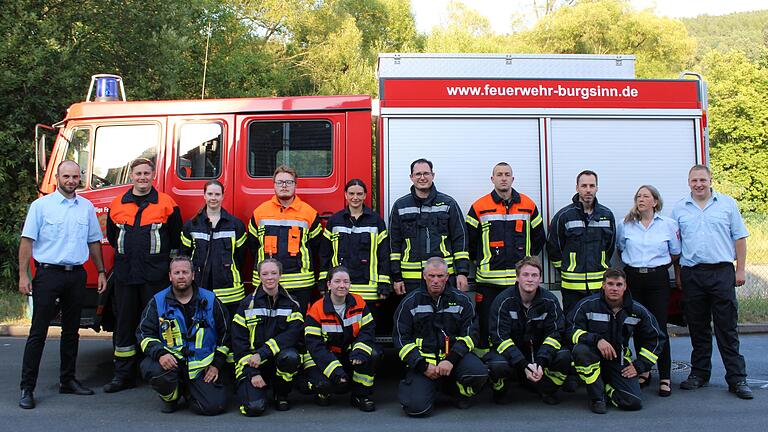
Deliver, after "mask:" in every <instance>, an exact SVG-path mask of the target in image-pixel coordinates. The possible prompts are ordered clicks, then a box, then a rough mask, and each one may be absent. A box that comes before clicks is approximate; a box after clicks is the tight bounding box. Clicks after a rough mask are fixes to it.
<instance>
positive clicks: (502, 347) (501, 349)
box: [496, 339, 515, 354]
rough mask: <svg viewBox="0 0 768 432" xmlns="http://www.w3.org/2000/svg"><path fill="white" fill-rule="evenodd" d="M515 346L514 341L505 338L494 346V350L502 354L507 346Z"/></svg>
mask: <svg viewBox="0 0 768 432" xmlns="http://www.w3.org/2000/svg"><path fill="white" fill-rule="evenodd" d="M513 346H515V342H513V341H512V339H507V340H504V341H502V342H501V343H500V344H499V346H498V347H497V348H496V351H497V352H498V353H499V354H504V351H506V350H507V349H508V348H509V347H513Z"/></svg>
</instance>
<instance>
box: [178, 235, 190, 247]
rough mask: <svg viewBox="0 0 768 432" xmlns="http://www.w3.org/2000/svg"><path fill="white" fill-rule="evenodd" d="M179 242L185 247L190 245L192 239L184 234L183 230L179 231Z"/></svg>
mask: <svg viewBox="0 0 768 432" xmlns="http://www.w3.org/2000/svg"><path fill="white" fill-rule="evenodd" d="M181 244H183V245H184V246H186V247H192V239H190V238H188V237H187V236H185V235H184V233H183V232H182V233H181Z"/></svg>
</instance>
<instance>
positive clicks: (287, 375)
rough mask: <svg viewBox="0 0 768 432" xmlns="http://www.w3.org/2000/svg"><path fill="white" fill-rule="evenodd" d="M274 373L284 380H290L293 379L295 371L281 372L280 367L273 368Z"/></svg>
mask: <svg viewBox="0 0 768 432" xmlns="http://www.w3.org/2000/svg"><path fill="white" fill-rule="evenodd" d="M275 375H277V376H279V377H280V378H282V379H283V381H285V382H291V381H293V376H294V375H296V372H293V373H291V372H283V371H281V370H280V369H275Z"/></svg>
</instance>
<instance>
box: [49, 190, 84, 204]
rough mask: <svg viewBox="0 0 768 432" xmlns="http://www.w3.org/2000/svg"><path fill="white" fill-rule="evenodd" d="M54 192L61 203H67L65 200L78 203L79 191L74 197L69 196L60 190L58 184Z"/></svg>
mask: <svg viewBox="0 0 768 432" xmlns="http://www.w3.org/2000/svg"><path fill="white" fill-rule="evenodd" d="M53 193H54V195H56V196H57V202H58V203H59V204H61V203H65V202H66V203H72V204H77V203H78V199H77V192H75V196H74V197H72V198H67V197H65V196H64V194H62V193H61V191H60V190H59V187H58V186H57V187H56V191H55V192H53Z"/></svg>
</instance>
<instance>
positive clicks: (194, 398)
mask: <svg viewBox="0 0 768 432" xmlns="http://www.w3.org/2000/svg"><path fill="white" fill-rule="evenodd" d="M177 360H178V359H177ZM141 374H142V376H143V377H144V379H145V380H146V381H147V382H149V384H150V385H151V386H152V389H153V390H155V391H156V392H157V393H158V394H159V395H160V399H162V400H163V401H165V402H173V401H177V400H179V397H180V396H184V398H185V399H187V402H188V403H189V409H191V410H192V411H194V412H196V413H198V414H202V415H216V414H220V413H222V412H224V409H226V407H227V389H226V387H224V385H223V384H221V383H220V382H219V381H214V382H212V383H207V382H205V381H204V380H203V377H205V369H204V370H203V371H202V372H200V373H199V374H198V375H197V377H195V379H190V378H189V374H188V372H187V366H186V362H184V361H179V366H178V367H177V368H175V369H171V370H165V369H163V367H162V366H160V363H159V362H157V361H156V360H153V359H151V358H149V357H145V358H144V360H142V361H141Z"/></svg>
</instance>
